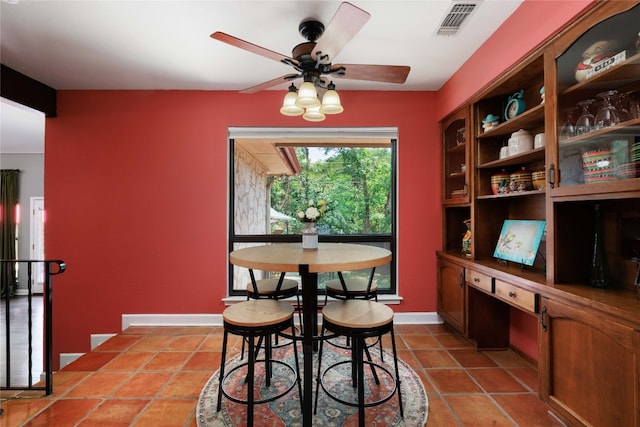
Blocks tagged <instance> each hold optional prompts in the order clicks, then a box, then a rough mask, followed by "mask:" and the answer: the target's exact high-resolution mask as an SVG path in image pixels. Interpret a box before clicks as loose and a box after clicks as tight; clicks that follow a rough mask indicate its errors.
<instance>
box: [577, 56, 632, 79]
mask: <svg viewBox="0 0 640 427" xmlns="http://www.w3.org/2000/svg"><path fill="white" fill-rule="evenodd" d="M626 59H627V52H626V51H624V50H623V51H622V52H619V53H616V54H615V55H613V56H611V57H609V58H604V59H603V60H601V61H598V62H596V63H595V64H591V68H589V69H588V70H587V79H590V78H591V77H593V76H595V75H598V74H600V73H601V72H603V71H604V70H607V69H609V68H611V67H613V66H614V65H617V64H620V63H621V62H624V61H625V60H626Z"/></svg>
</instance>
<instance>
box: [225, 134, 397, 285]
mask: <svg viewBox="0 0 640 427" xmlns="http://www.w3.org/2000/svg"><path fill="white" fill-rule="evenodd" d="M305 131H306V132H310V134H305V135H302V136H297V137H294V136H292V135H291V134H289V133H286V132H285V133H283V135H284V136H280V137H277V138H274V137H271V136H270V135H269V133H270V132H273V130H272V129H269V130H267V131H266V133H267V134H266V135H265V134H261V133H260V132H259V131H255V133H250V135H249V136H250V137H247V135H246V132H247V130H246V129H243V130H242V131H238V130H236V131H235V132H234V131H230V136H231V137H232V138H230V145H229V147H230V149H229V154H230V162H229V164H230V165H231V167H230V180H229V182H230V189H229V194H230V203H229V208H230V209H229V245H230V247H229V250H230V251H231V250H234V249H238V248H241V247H245V246H248V245H256V244H273V243H283V242H299V241H300V230H301V228H302V223H300V222H299V221H298V220H297V219H296V211H297V210H298V209H301V208H304V207H305V206H306V203H307V201H308V200H316V201H317V200H319V199H323V200H326V201H327V203H328V206H329V210H328V212H327V214H326V216H325V217H324V218H323V220H322V221H321V222H320V223H319V224H318V228H319V229H320V242H344V243H360V244H368V245H376V246H382V247H386V248H387V249H389V250H391V251H392V253H395V246H396V197H395V193H396V188H395V182H396V178H395V177H396V138H395V136H396V134H397V132H395V130H392V131H389V130H388V129H386V128H385V130H384V131H381V130H379V129H375V130H370V131H369V132H367V131H360V132H356V131H354V130H349V129H347V130H343V131H340V132H339V134H340V136H339V137H335V135H333V134H330V132H327V130H325V129H323V130H318V129H316V130H315V131H314V130H312V129H305ZM280 132H282V131H280ZM299 132H300V130H299V129H296V130H295V131H294V133H296V134H297V133H299ZM311 132H315V134H313V133H311ZM234 133H235V135H236V136H237V137H235V138H234V137H233V136H234ZM393 259H394V261H392V262H391V263H390V264H389V265H386V266H382V267H378V268H377V269H376V282H377V284H378V289H379V293H381V294H384V293H387V294H395V293H396V283H395V256H394V257H393ZM270 273H272V272H260V273H259V277H266V276H268V275H270ZM346 274H347V275H349V274H352V275H357V276H360V275H362V276H363V277H368V274H369V271H354V272H346ZM288 276H289V277H290V278H292V279H296V278H297V274H296V273H289V274H288ZM334 276H335V273H323V274H320V275H319V278H318V283H319V286H320V288H321V289H322V287H323V283H324V282H325V281H327V280H330V279H333V278H335V277H334ZM248 281H249V279H248V272H247V271H246V269H243V268H239V267H234V266H232V265H230V266H229V295H230V296H233V295H245V289H246V285H247V283H248Z"/></svg>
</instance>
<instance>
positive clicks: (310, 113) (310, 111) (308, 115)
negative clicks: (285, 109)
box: [302, 105, 326, 122]
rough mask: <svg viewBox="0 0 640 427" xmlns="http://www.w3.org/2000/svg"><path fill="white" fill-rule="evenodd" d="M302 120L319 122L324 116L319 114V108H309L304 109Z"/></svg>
mask: <svg viewBox="0 0 640 427" xmlns="http://www.w3.org/2000/svg"><path fill="white" fill-rule="evenodd" d="M302 118H303V119H305V120H307V121H310V122H321V121H323V120H324V119H325V118H326V116H325V115H324V114H323V113H321V112H320V106H319V105H318V106H315V107H309V108H307V109H306V111H305V112H304V114H303V115H302Z"/></svg>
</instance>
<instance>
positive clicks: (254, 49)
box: [211, 31, 298, 65]
mask: <svg viewBox="0 0 640 427" xmlns="http://www.w3.org/2000/svg"><path fill="white" fill-rule="evenodd" d="M211 38H212V39H215V40H219V41H221V42H223V43H227V44H230V45H231V46H235V47H239V48H240V49H244V50H246V51H248V52H251V53H255V54H257V55H260V56H264V57H265V58H269V59H273V60H274V61H278V62H283V63H285V64H288V65H298V61H297V60H295V59H293V58H291V57H288V56H286V55H283V54H281V53H278V52H274V51H272V50H269V49H266V48H264V47H261V46H258V45H257V44H253V43H249V42H247V41H244V40H242V39H239V38H237V37H234V36H230V35H229V34H226V33H223V32H220V31H216V32H215V33H213V34H211Z"/></svg>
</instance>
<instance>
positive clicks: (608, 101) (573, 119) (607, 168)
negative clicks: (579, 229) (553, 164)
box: [556, 5, 640, 193]
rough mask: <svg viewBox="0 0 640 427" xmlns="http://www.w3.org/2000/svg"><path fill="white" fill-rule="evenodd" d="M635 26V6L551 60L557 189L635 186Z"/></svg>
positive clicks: (638, 92)
mask: <svg viewBox="0 0 640 427" xmlns="http://www.w3.org/2000/svg"><path fill="white" fill-rule="evenodd" d="M639 23H640V5H636V6H635V7H633V8H632V9H629V10H628V11H626V12H623V13H619V14H617V15H614V16H612V17H610V18H608V19H606V20H604V21H602V22H600V23H599V24H597V25H595V26H593V27H592V28H591V29H590V30H589V31H587V32H585V33H584V34H583V35H582V36H581V37H579V38H578V39H577V40H576V41H575V42H574V43H573V44H572V45H571V46H569V48H568V49H567V50H566V51H565V52H564V53H562V54H561V55H560V56H559V57H558V58H557V60H556V66H557V76H558V77H557V78H558V81H557V88H558V105H557V112H558V117H557V122H556V123H557V132H558V134H557V136H558V166H559V183H558V185H559V186H560V187H573V186H581V185H585V186H588V189H587V188H585V190H584V191H588V192H590V193H599V192H609V191H611V189H612V185H613V186H614V187H617V188H618V191H622V190H623V186H628V185H631V186H634V187H635V186H638V185H640V183H639V182H638V178H640V34H639V33H640V24H639ZM621 181H622V182H621ZM576 191H578V190H577V188H576ZM614 191H616V190H615V189H614Z"/></svg>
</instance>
